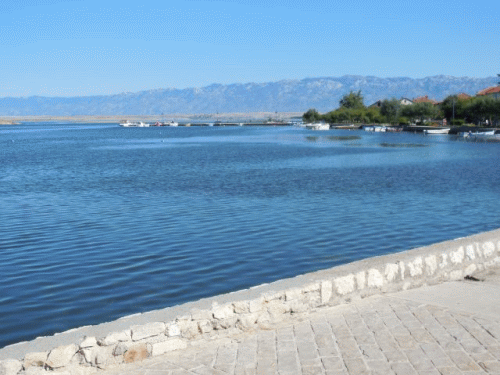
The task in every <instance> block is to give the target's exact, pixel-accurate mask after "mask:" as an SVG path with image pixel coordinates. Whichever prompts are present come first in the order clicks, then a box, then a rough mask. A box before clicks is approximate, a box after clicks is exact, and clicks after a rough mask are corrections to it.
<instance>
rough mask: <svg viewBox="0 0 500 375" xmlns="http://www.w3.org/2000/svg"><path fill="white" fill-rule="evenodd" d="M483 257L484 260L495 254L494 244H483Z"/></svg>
mask: <svg viewBox="0 0 500 375" xmlns="http://www.w3.org/2000/svg"><path fill="white" fill-rule="evenodd" d="M482 248H483V255H484V257H485V258H489V257H490V256H492V255H493V254H494V253H495V244H494V243H493V242H485V243H483V246H482Z"/></svg>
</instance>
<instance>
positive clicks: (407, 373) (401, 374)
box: [391, 362, 417, 375]
mask: <svg viewBox="0 0 500 375" xmlns="http://www.w3.org/2000/svg"><path fill="white" fill-rule="evenodd" d="M391 368H392V370H393V371H394V373H395V374H396V375H417V371H416V370H415V369H414V368H413V366H412V365H410V364H409V363H407V362H406V363H405V362H402V363H393V364H391Z"/></svg>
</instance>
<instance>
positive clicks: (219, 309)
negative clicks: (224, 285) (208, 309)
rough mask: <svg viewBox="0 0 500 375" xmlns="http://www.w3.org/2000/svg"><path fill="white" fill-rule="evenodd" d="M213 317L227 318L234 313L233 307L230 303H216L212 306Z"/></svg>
mask: <svg viewBox="0 0 500 375" xmlns="http://www.w3.org/2000/svg"><path fill="white" fill-rule="evenodd" d="M212 311H213V314H214V318H215V319H227V318H230V317H232V316H233V315H234V307H233V305H232V304H226V305H223V306H219V305H216V306H214V307H213V308H212Z"/></svg>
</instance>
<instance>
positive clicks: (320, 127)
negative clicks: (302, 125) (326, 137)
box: [306, 122, 330, 130]
mask: <svg viewBox="0 0 500 375" xmlns="http://www.w3.org/2000/svg"><path fill="white" fill-rule="evenodd" d="M306 129H309V130H330V124H325V123H324V122H313V123H312V124H307V125H306Z"/></svg>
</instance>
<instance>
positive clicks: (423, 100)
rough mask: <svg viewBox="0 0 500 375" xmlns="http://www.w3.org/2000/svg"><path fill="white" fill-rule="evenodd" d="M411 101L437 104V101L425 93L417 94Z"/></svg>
mask: <svg viewBox="0 0 500 375" xmlns="http://www.w3.org/2000/svg"><path fill="white" fill-rule="evenodd" d="M413 103H431V104H434V105H435V104H438V102H437V101H435V100H434V99H429V97H428V96H427V95H425V96H419V97H418V98H415V99H413Z"/></svg>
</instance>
